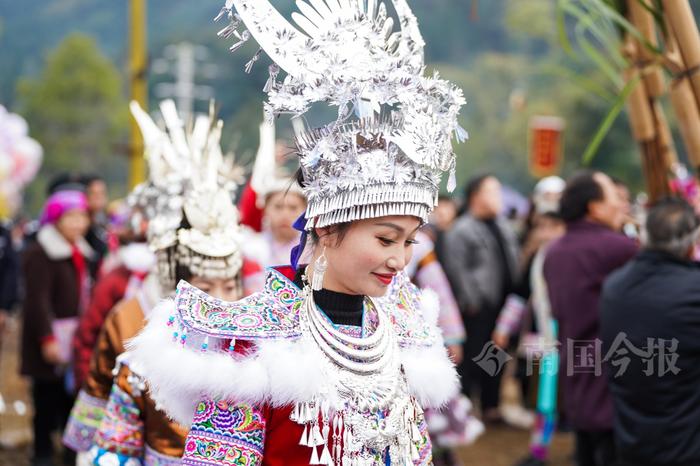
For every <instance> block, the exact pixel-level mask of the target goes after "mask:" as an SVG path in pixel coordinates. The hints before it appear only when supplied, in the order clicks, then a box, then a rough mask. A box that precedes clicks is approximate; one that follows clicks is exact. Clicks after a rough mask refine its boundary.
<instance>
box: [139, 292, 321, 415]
mask: <svg viewBox="0 0 700 466" xmlns="http://www.w3.org/2000/svg"><path fill="white" fill-rule="evenodd" d="M174 306H175V304H174V302H173V301H172V300H165V301H163V302H161V304H159V305H158V306H157V307H156V309H154V310H153V312H152V314H151V316H150V320H149V322H148V324H147V325H146V327H145V329H144V330H143V331H142V332H141V333H140V334H139V335H138V336H136V337H135V338H134V339H133V340H131V341H130V342H129V344H128V347H129V352H130V359H132V360H134V361H136V362H138V363H139V364H140V366H141V367H143V372H144V373H145V374H147V375H146V379H147V382H148V385H149V388H150V389H151V392H152V393H151V395H152V397H153V399H154V400H155V401H156V402H157V403H159V404H160V405H162V407H163V409H164V411H165V412H166V413H167V414H168V415H169V416H171V417H172V418H173V419H175V420H176V421H177V422H179V423H181V424H185V425H188V424H189V423H191V420H192V414H193V413H194V406H195V404H196V402H198V401H200V400H201V399H202V398H203V396H204V394H206V396H207V397H209V398H214V399H228V400H236V401H238V402H242V403H250V404H260V403H267V402H270V403H271V404H272V405H274V406H284V405H289V404H291V403H293V402H295V401H302V400H309V399H311V398H312V397H314V396H315V395H317V394H318V389H319V387H320V386H321V385H322V383H321V382H322V381H323V375H322V372H321V370H320V367H322V366H321V364H320V361H319V360H318V357H319V356H318V354H319V353H318V352H315V351H310V350H309V349H308V348H307V347H306V345H308V343H305V342H303V341H294V342H292V341H286V340H269V341H260V342H257V343H256V346H255V350H256V351H255V353H254V354H252V355H249V356H247V357H242V356H235V357H234V356H233V355H230V354H227V353H222V352H215V351H210V352H206V353H203V352H200V351H198V350H195V349H193V348H192V347H191V346H184V347H183V346H182V345H180V344H179V343H177V342H175V341H173V339H172V336H171V334H170V332H168V331H167V329H168V327H167V321H168V318H169V317H170V315H172V312H173V311H174Z"/></svg>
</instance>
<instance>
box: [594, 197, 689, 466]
mask: <svg viewBox="0 0 700 466" xmlns="http://www.w3.org/2000/svg"><path fill="white" fill-rule="evenodd" d="M699 228H700V218H699V217H698V215H697V214H696V213H695V212H694V210H693V207H692V206H690V205H689V204H688V203H687V202H686V201H684V200H681V199H669V200H665V201H661V202H659V203H658V204H657V205H655V206H654V207H652V208H651V210H650V211H649V215H648V217H647V221H646V238H645V245H644V250H643V251H642V252H641V253H640V254H639V255H638V256H637V257H636V258H635V259H634V260H633V261H631V262H630V263H628V264H627V265H626V266H624V267H623V268H622V269H620V270H618V271H616V272H615V273H613V274H612V275H611V276H610V277H609V278H608V279H607V280H606V282H605V286H604V288H603V293H602V298H601V336H602V339H603V354H605V355H610V357H609V358H608V359H606V364H607V367H608V375H609V381H610V391H611V393H612V398H613V404H614V407H615V410H614V411H615V422H614V429H615V440H616V443H617V448H618V452H619V457H620V460H621V463H620V466H638V465H647V466H652V465H658V466H661V465H681V464H688V465H691V464H700V430H699V429H698V426H699V425H700V390H698V387H699V386H700V287H699V286H698V284H700V264H698V263H696V262H694V261H693V260H692V258H693V255H694V249H695V246H696V243H697V239H698V233H699ZM609 352H610V353H609Z"/></svg>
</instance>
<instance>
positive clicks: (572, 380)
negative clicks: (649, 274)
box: [544, 172, 637, 466]
mask: <svg viewBox="0 0 700 466" xmlns="http://www.w3.org/2000/svg"><path fill="white" fill-rule="evenodd" d="M559 208H560V215H561V217H562V218H563V220H564V221H565V222H566V228H567V231H566V234H565V235H564V236H563V237H562V238H560V239H558V240H556V241H555V242H554V243H552V245H551V246H550V247H549V250H548V251H547V255H546V258H545V262H544V279H545V282H546V284H547V289H548V292H549V298H550V303H551V308H552V313H553V315H554V317H555V318H556V319H557V320H558V322H559V341H560V343H561V345H562V347H561V351H560V354H561V367H560V371H559V373H560V374H561V378H562V397H563V401H564V403H563V405H564V406H563V408H564V413H565V415H566V418H567V421H568V422H569V423H570V424H571V426H572V427H573V429H574V431H575V433H576V461H577V465H578V466H607V465H611V464H613V463H614V461H615V457H616V456H615V445H614V437H613V432H612V427H613V423H612V400H611V398H610V393H609V391H608V384H607V379H606V377H605V375H604V374H603V368H602V367H601V366H602V362H601V359H602V358H601V355H600V340H599V337H600V333H599V330H600V328H599V327H600V313H599V304H600V292H601V288H602V286H603V281H604V280H605V278H606V277H607V276H608V275H609V274H610V273H611V272H613V271H614V270H616V269H618V268H619V267H621V266H623V265H624V264H625V263H626V262H627V261H628V260H629V259H631V258H632V257H633V256H634V255H635V253H636V252H637V246H636V244H635V243H634V242H633V241H632V240H630V239H628V238H626V237H625V236H623V235H622V234H620V233H618V231H619V230H620V227H621V225H622V221H623V219H624V209H623V203H622V201H621V199H620V198H619V196H618V193H617V191H616V189H615V185H614V184H613V182H612V180H611V179H610V178H609V177H608V176H607V175H605V174H604V173H601V172H582V173H579V174H576V175H574V176H573V177H572V178H571V179H570V180H568V181H567V185H566V188H565V189H564V193H563V194H562V198H561V201H560V207H559Z"/></svg>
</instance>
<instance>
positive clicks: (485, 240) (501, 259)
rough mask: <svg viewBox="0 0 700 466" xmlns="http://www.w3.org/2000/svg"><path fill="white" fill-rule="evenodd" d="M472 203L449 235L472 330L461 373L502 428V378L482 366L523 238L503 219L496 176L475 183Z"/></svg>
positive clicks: (455, 281) (448, 264)
mask: <svg viewBox="0 0 700 466" xmlns="http://www.w3.org/2000/svg"><path fill="white" fill-rule="evenodd" d="M466 203H467V211H466V212H465V213H464V214H462V215H461V216H460V217H459V218H458V219H457V220H456V221H455V223H454V226H453V227H452V229H451V230H450V231H449V232H447V233H446V235H445V243H444V247H445V252H446V255H445V257H444V261H445V262H444V264H443V267H444V268H445V270H446V272H447V273H448V276H450V277H451V280H450V282H451V284H452V286H453V291H454V294H455V297H456V298H457V302H458V304H459V307H460V311H461V312H462V315H463V318H464V326H465V328H466V330H467V340H466V342H465V344H464V359H463V360H462V363H461V364H460V365H459V367H458V369H459V371H460V375H461V376H462V390H463V392H464V394H465V395H467V396H468V397H469V396H473V394H472V393H471V392H472V390H473V389H475V388H477V387H479V389H480V396H481V410H482V415H483V418H484V420H485V421H487V422H501V421H502V419H501V416H500V412H499V409H498V407H499V401H500V385H501V384H500V382H501V377H500V375H501V372H500V370H496V371H486V370H484V369H483V368H482V367H481V366H480V365H479V364H478V363H477V361H479V355H481V354H484V353H483V351H484V349H485V348H486V347H487V345H488V342H489V339H490V338H491V334H492V333H493V330H494V328H495V326H496V319H497V318H498V314H499V312H500V310H501V307H503V303H504V302H505V299H506V296H507V295H508V293H510V292H511V290H512V288H513V285H514V283H516V281H517V267H518V266H517V256H518V246H517V238H516V237H515V233H514V232H513V231H512V230H511V228H510V226H509V225H508V223H507V222H506V221H505V220H503V219H502V218H500V217H499V215H500V214H501V211H502V209H503V201H502V194H501V183H500V182H499V181H498V179H496V178H495V177H494V176H491V175H485V176H480V177H477V178H474V179H473V180H472V181H471V182H469V183H468V184H467V188H466ZM474 358H477V361H475V360H474ZM494 372H495V373H494Z"/></svg>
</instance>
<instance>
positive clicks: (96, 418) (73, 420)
mask: <svg viewBox="0 0 700 466" xmlns="http://www.w3.org/2000/svg"><path fill="white" fill-rule="evenodd" d="M106 406H107V400H103V399H101V398H96V397H94V396H90V395H88V394H87V393H85V392H84V391H83V390H81V391H80V393H78V398H77V399H76V400H75V404H74V405H73V409H72V410H71V413H70V418H69V419H68V424H67V425H66V429H65V431H64V433H63V443H64V445H66V446H67V447H69V448H71V449H72V450H75V451H88V450H89V449H90V447H91V446H92V444H93V439H94V438H95V432H97V429H98V428H99V427H100V422H102V417H103V416H104V412H105V407H106Z"/></svg>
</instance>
